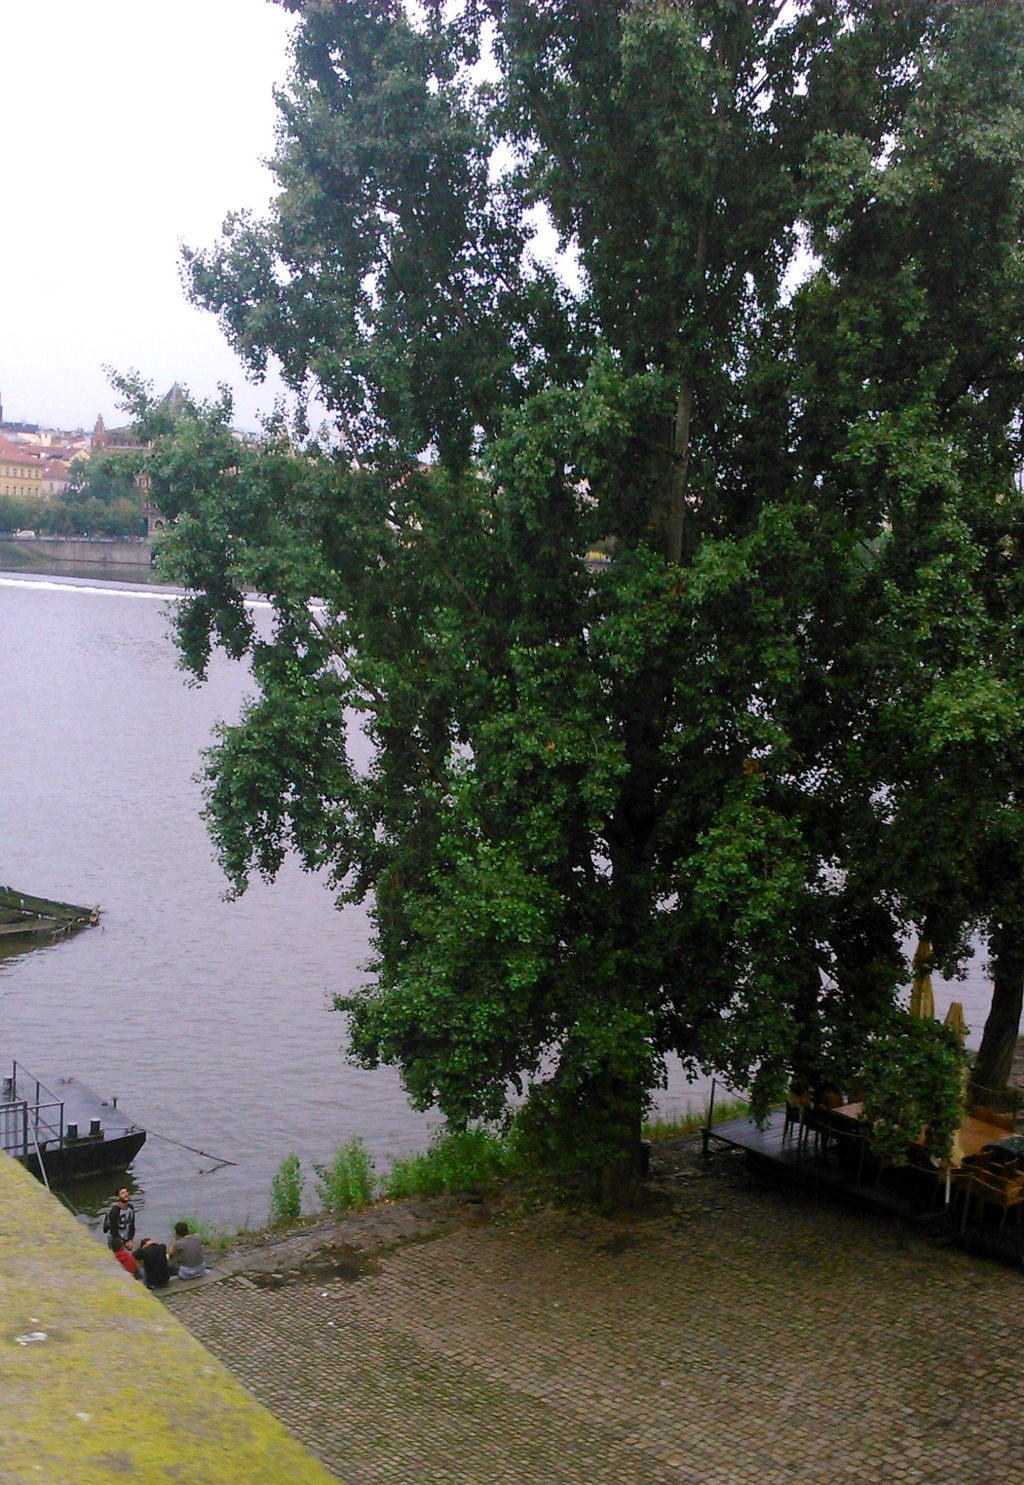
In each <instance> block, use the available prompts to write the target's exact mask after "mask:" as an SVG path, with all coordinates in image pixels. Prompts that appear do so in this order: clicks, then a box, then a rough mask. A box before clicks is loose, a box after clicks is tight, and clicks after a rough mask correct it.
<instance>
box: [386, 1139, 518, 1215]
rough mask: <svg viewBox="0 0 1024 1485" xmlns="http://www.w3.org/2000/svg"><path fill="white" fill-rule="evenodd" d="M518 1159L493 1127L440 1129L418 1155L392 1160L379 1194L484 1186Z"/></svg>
mask: <svg viewBox="0 0 1024 1485" xmlns="http://www.w3.org/2000/svg"><path fill="white" fill-rule="evenodd" d="M516 1166H517V1162H516V1159H515V1156H514V1154H513V1152H512V1150H511V1148H510V1146H509V1144H508V1141H507V1140H504V1139H502V1138H501V1136H500V1135H497V1134H495V1133H494V1132H493V1131H492V1130H489V1129H484V1128H478V1129H459V1130H450V1131H449V1130H441V1131H440V1132H439V1133H437V1134H435V1136H434V1138H433V1139H432V1140H431V1142H430V1148H429V1149H427V1150H425V1151H424V1152H423V1153H422V1154H421V1155H406V1156H403V1157H400V1158H399V1159H396V1160H393V1161H392V1163H391V1169H390V1170H389V1171H388V1173H387V1175H386V1176H385V1177H384V1180H383V1183H382V1194H383V1195H384V1196H386V1197H388V1198H389V1199H390V1200H392V1201H398V1200H400V1199H401V1198H402V1197H407V1196H437V1195H438V1194H439V1193H440V1192H442V1191H464V1190H466V1189H467V1188H470V1187H474V1186H486V1185H487V1184H489V1183H490V1182H491V1181H495V1180H498V1179H500V1178H501V1177H502V1176H508V1175H512V1174H513V1173H514V1171H515V1169H516Z"/></svg>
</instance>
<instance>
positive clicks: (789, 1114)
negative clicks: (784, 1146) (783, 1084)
mask: <svg viewBox="0 0 1024 1485" xmlns="http://www.w3.org/2000/svg"><path fill="white" fill-rule="evenodd" d="M809 1102H810V1098H809V1095H808V1094H806V1093H794V1092H793V1090H792V1089H790V1090H789V1092H788V1093H787V1094H786V1111H785V1116H784V1118H783V1121H782V1138H783V1141H785V1139H786V1136H787V1135H788V1134H789V1131H790V1130H791V1129H792V1127H793V1125H794V1124H795V1125H796V1131H797V1133H796V1142H797V1148H798V1149H799V1147H800V1145H801V1144H802V1143H803V1141H804V1139H805V1138H806V1135H807V1128H806V1123H805V1120H806V1115H807V1109H808V1104H809Z"/></svg>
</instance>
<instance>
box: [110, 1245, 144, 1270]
mask: <svg viewBox="0 0 1024 1485" xmlns="http://www.w3.org/2000/svg"><path fill="white" fill-rule="evenodd" d="M114 1257H115V1258H116V1259H117V1261H118V1263H119V1264H120V1265H121V1267H122V1268H123V1269H124V1271H125V1273H126V1274H131V1276H132V1278H133V1279H138V1278H140V1277H141V1274H140V1272H139V1265H138V1264H137V1263H136V1262H135V1257H134V1254H133V1253H132V1250H131V1248H129V1247H126V1246H125V1244H124V1243H122V1244H121V1246H120V1247H119V1248H115V1249H114Z"/></svg>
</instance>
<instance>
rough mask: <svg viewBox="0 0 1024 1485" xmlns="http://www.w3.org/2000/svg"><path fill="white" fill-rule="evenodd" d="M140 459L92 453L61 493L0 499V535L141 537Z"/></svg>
mask: <svg viewBox="0 0 1024 1485" xmlns="http://www.w3.org/2000/svg"><path fill="white" fill-rule="evenodd" d="M141 457H142V456H141V455H139V454H136V453H134V452H132V453H125V452H122V451H114V450H106V449H103V450H96V451H95V452H94V453H92V454H90V456H89V458H88V460H84V461H82V462H81V463H79V464H78V465H77V466H76V469H75V477H74V479H73V480H72V483H71V484H70V485H69V486H68V488H67V490H66V491H65V492H64V494H62V495H54V496H52V497H50V498H47V499H40V498H39V497H36V496H28V495H0V531H21V530H31V531H38V532H41V533H44V534H45V535H47V536H115V537H116V536H144V535H145V533H146V522H145V518H144V517H143V514H142V501H143V491H142V490H141V489H140V488H139V486H138V482H137V480H138V474H139V469H140V459H141Z"/></svg>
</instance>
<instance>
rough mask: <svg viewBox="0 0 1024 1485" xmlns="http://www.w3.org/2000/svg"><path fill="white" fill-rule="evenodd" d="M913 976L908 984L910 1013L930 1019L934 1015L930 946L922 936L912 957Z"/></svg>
mask: <svg viewBox="0 0 1024 1485" xmlns="http://www.w3.org/2000/svg"><path fill="white" fill-rule="evenodd" d="M913 970H914V978H913V981H912V983H911V986H910V1014H911V1015H912V1016H918V1017H920V1019H921V1020H922V1021H931V1020H933V1019H934V1016H935V997H934V996H933V995H932V946H931V944H929V943H927V942H926V941H925V940H924V939H923V938H919V939H918V941H917V948H916V949H915V950H914V959H913Z"/></svg>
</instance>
